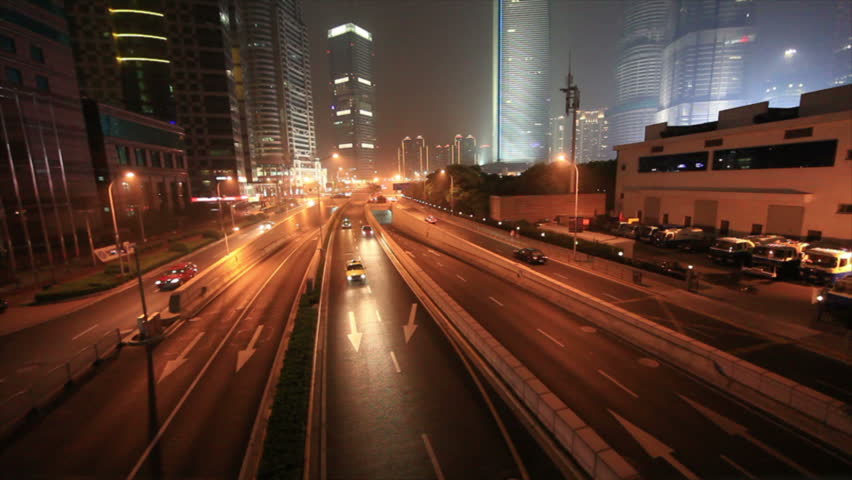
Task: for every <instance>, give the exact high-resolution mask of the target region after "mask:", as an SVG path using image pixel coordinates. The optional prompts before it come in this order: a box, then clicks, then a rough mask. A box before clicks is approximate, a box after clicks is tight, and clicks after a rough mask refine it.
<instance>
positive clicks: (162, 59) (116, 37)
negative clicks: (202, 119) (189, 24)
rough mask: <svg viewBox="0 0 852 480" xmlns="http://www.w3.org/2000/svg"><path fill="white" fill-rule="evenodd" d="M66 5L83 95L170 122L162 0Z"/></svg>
mask: <svg viewBox="0 0 852 480" xmlns="http://www.w3.org/2000/svg"><path fill="white" fill-rule="evenodd" d="M66 9H67V11H68V19H69V24H70V29H71V34H72V35H71V38H72V45H73V47H74V56H75V60H76V66H77V77H78V79H79V82H80V92H81V94H82V95H83V97H85V98H91V99H95V100H97V101H100V102H103V103H109V104H111V105H115V106H118V107H121V108H125V109H127V110H130V111H133V112H137V113H142V114H145V115H150V116H153V117H155V118H158V119H160V120H164V121H167V122H168V121H174V120H175V119H176V118H177V117H176V112H175V98H174V94H173V93H172V82H171V65H170V63H171V61H170V59H169V58H168V57H167V52H168V49H167V44H168V37H167V35H166V17H165V14H164V13H163V1H162V0H148V1H146V2H144V4H140V2H134V1H130V0H72V1H68V2H66Z"/></svg>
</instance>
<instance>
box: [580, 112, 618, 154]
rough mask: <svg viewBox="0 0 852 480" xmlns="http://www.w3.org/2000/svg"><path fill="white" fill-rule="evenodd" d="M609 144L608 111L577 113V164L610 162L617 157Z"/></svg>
mask: <svg viewBox="0 0 852 480" xmlns="http://www.w3.org/2000/svg"><path fill="white" fill-rule="evenodd" d="M611 148H612V146H611V145H610V143H609V123H608V122H607V116H606V109H602V110H578V111H577V153H576V154H577V163H588V162H594V161H597V160H609V159H610V158H611V157H613V156H615V155H614V153H613V152H612V150H611Z"/></svg>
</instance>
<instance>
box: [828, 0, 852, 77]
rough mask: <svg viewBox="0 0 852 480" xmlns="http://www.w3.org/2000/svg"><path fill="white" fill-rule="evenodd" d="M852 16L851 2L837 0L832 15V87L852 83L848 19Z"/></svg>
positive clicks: (851, 35) (850, 31) (851, 31)
mask: <svg viewBox="0 0 852 480" xmlns="http://www.w3.org/2000/svg"><path fill="white" fill-rule="evenodd" d="M850 18H852V2H849V1H844V0H838V1H837V3H836V4H835V15H834V32H833V33H834V45H833V46H834V49H833V51H832V54H833V56H834V62H833V68H832V74H833V77H834V78H833V81H832V85H831V86H833V87H839V86H841V85H848V84H850V83H852V29H850V27H849V20H850Z"/></svg>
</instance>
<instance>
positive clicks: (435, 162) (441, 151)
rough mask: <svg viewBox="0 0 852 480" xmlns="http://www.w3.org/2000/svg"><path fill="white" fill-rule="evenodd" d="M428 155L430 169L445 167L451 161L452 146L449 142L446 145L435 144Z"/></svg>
mask: <svg viewBox="0 0 852 480" xmlns="http://www.w3.org/2000/svg"><path fill="white" fill-rule="evenodd" d="M429 155H430V158H429V168H430V169H431V170H430V171H435V170H439V169H441V168H445V167H446V166H447V165H450V164H451V163H452V156H453V146H452V145H450V144H449V143H448V144H446V145H435V146H434V147H432V148H431V149H430V150H429Z"/></svg>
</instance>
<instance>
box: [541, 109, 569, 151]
mask: <svg viewBox="0 0 852 480" xmlns="http://www.w3.org/2000/svg"><path fill="white" fill-rule="evenodd" d="M549 125H550V126H549V128H548V134H547V135H548V137H549V138H550V142H549V145H550V150H549V152H548V155H547V156H548V158H550V159H553V157H554V156H555V155H557V154H559V153H560V152H564V151H565V145H566V143H565V141H566V140H568V139H569V138H570V137H568V125H567V122H566V118H565V115H557V116H555V117H550V124H549Z"/></svg>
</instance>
